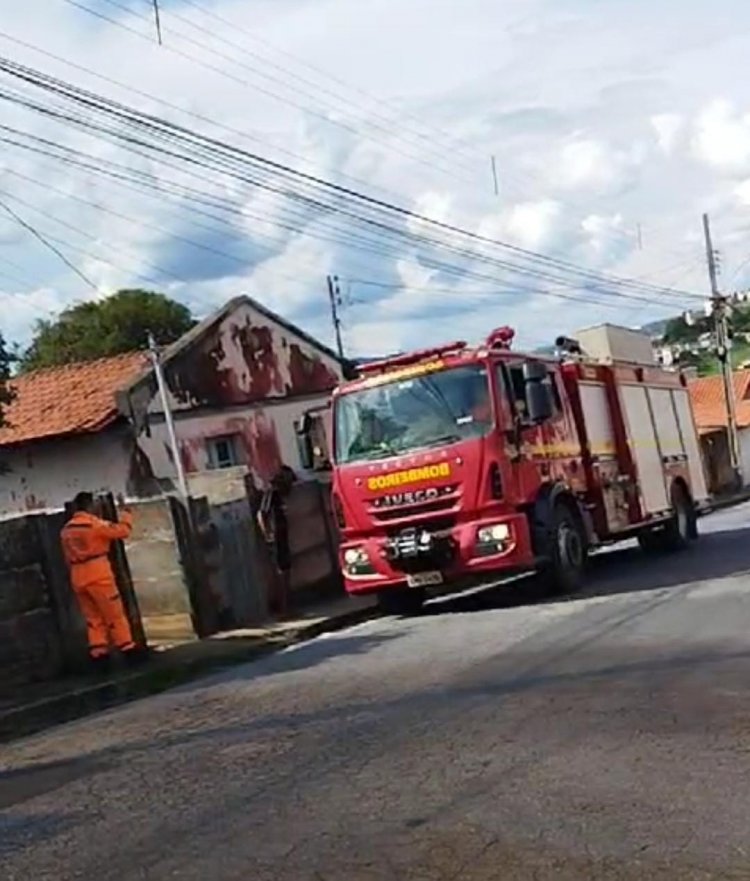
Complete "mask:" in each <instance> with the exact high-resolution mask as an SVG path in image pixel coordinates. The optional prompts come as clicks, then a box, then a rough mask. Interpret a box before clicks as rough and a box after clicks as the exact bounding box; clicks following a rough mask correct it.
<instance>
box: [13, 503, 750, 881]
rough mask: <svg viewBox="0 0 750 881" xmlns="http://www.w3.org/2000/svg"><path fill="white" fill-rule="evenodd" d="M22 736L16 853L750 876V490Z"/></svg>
mask: <svg viewBox="0 0 750 881" xmlns="http://www.w3.org/2000/svg"><path fill="white" fill-rule="evenodd" d="M702 527H703V531H704V533H705V534H704V536H703V537H702V539H701V541H700V542H699V543H698V545H697V546H696V547H695V549H693V550H691V551H688V552H686V553H684V554H679V555H675V556H672V557H662V558H651V559H649V558H646V557H644V556H642V555H641V554H640V552H639V551H637V550H636V549H626V550H620V551H614V552H610V553H607V554H602V555H600V557H599V558H597V560H596V561H595V563H594V565H593V566H592V573H591V578H590V581H589V583H588V585H587V587H586V589H585V590H584V591H583V592H582V593H581V594H580V595H578V596H576V597H572V598H569V599H566V600H564V601H557V602H549V601H545V600H544V598H543V597H542V596H541V594H540V591H539V590H538V588H537V587H536V586H535V584H534V583H533V582H527V583H516V584H515V585H514V586H512V587H504V588H502V589H496V590H493V591H490V592H488V593H485V594H482V595H473V596H470V597H462V598H459V599H452V600H449V601H447V602H442V603H440V604H435V605H433V606H432V607H431V608H430V610H429V613H428V614H426V615H425V616H423V617H420V618H418V619H413V620H397V619H380V620H376V621H372V622H370V623H368V624H365V625H362V626H359V627H357V628H353V629H351V630H349V631H345V632H341V633H338V634H335V635H332V636H329V637H327V638H321V639H318V640H316V641H314V642H311V643H307V644H305V645H303V646H301V647H298V648H296V649H294V650H290V651H287V652H284V653H283V654H279V655H276V656H274V657H271V658H267V659H265V660H263V661H260V662H257V663H253V664H249V665H246V666H242V667H238V668H234V669H232V670H231V671H228V672H226V673H223V674H221V675H219V676H216V677H213V678H208V679H203V680H200V681H198V682H195V683H193V684H192V685H190V686H187V687H184V688H182V689H179V690H176V691H173V692H170V693H167V694H163V695H161V696H158V697H155V698H150V699H147V700H143V701H140V702H138V703H134V704H130V705H129V706H125V707H121V708H119V709H116V710H114V711H111V712H108V713H105V714H102V715H100V716H97V717H91V718H89V719H86V720H84V721H81V722H77V723H74V724H71V725H68V726H65V727H62V728H58V729H56V730H53V731H49V732H47V733H45V734H43V735H39V736H36V737H33V738H29V739H27V740H25V741H19V742H16V743H14V744H12V745H10V746H4V747H2V748H0V878H2V879H3V881H6V879H8V881H9V879H14V881H20V879H23V881H26V879H54V881H67V879H73V878H82V879H87V881H88V879H96V881H114V879H117V881H136V879H159V881H162V879H169V878H179V879H191V881H192V879H211V881H213V879H216V881H229V879H238V881H239V879H242V881H271V879H274V881H381V879H383V881H386V879H389V881H391V879H414V881H433V879H434V881H448V879H456V881H459V879H460V881H474V879H502V881H515V879H535V881H546V879H563V881H566V879H570V881H583V879H596V881H609V879H617V881H621V879H622V881H626V879H627V881H630V879H648V881H661V879H675V881H693V879H708V878H732V879H735V878H736V879H740V878H741V879H750V687H749V683H750V579H749V577H748V576H749V573H750V507H748V506H744V507H742V508H737V509H734V510H732V511H728V512H724V513H720V514H716V515H713V516H712V517H711V518H708V519H707V520H705V521H703V523H702Z"/></svg>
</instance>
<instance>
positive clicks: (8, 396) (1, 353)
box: [0, 334, 13, 473]
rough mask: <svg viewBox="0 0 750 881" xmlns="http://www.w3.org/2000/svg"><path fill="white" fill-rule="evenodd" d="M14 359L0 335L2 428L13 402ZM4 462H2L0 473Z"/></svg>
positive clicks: (0, 463)
mask: <svg viewBox="0 0 750 881" xmlns="http://www.w3.org/2000/svg"><path fill="white" fill-rule="evenodd" d="M12 362H13V357H12V355H11V354H10V352H8V350H7V349H6V348H5V340H4V339H3V337H2V334H0V426H3V425H6V424H7V423H6V419H5V413H6V411H7V408H8V404H10V402H11V401H12V400H13V389H12V388H11V386H10V367H11V364H12ZM1 472H2V462H0V473H1Z"/></svg>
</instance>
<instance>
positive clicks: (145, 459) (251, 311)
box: [0, 297, 343, 515]
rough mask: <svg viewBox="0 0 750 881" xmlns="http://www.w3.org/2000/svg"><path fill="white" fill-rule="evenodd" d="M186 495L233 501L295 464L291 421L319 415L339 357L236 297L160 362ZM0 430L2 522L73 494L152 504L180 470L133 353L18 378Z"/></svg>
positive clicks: (145, 370) (151, 383)
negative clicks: (248, 485)
mask: <svg viewBox="0 0 750 881" xmlns="http://www.w3.org/2000/svg"><path fill="white" fill-rule="evenodd" d="M162 363H163V370H164V376H165V379H166V384H167V387H168V397H169V402H170V409H171V410H172V412H173V415H174V421H175V428H176V435H177V441H178V447H179V450H180V456H181V459H182V463H183V465H184V468H185V471H186V472H187V475H188V481H189V485H190V490H191V493H194V494H195V495H208V496H209V497H210V498H212V497H215V498H216V499H217V500H218V501H221V500H224V499H226V498H231V497H233V495H236V494H237V493H238V492H241V491H242V490H241V487H242V486H243V485H244V478H245V475H246V474H247V473H250V474H252V475H253V478H254V480H255V482H256V483H257V484H259V485H261V484H263V483H264V482H265V481H267V480H268V479H269V478H270V477H271V476H272V475H273V473H274V472H275V471H276V469H277V468H278V467H279V466H280V465H281V464H282V463H283V464H287V465H290V466H291V467H292V468H294V469H295V470H298V469H299V468H300V467H301V466H300V462H299V458H298V451H297V445H296V435H295V423H296V421H297V420H298V419H299V418H300V417H301V415H302V414H303V413H304V412H306V411H307V410H308V409H318V410H320V409H324V408H325V406H326V404H327V401H328V397H329V393H330V390H331V389H332V388H333V387H334V385H336V383H337V382H338V380H339V379H340V377H341V376H342V371H343V367H342V364H341V362H340V361H339V359H338V358H337V357H336V355H335V354H334V353H333V352H332V351H330V350H329V349H328V348H326V347H325V346H324V345H322V344H321V343H319V342H317V341H316V340H315V339H313V338H312V337H310V336H308V335H307V334H306V333H304V331H302V330H300V329H299V328H297V327H295V326H293V325H292V324H289V323H288V322H286V321H284V320H283V319H281V318H280V317H279V316H277V315H275V314H274V313H273V312H271V311H269V310H268V309H266V308H265V307H263V306H261V305H260V304H259V303H257V302H255V301H254V300H252V299H250V298H249V297H238V298H236V299H234V300H232V301H230V302H229V303H227V305H226V306H225V307H224V308H223V309H221V310H219V311H218V312H217V313H216V314H214V315H212V316H210V317H209V318H207V319H205V320H204V321H202V322H200V324H198V325H197V326H196V327H195V328H194V329H193V330H192V331H190V332H189V333H188V334H186V335H185V336H184V337H183V338H182V339H180V340H179V341H178V342H177V343H175V344H174V345H172V346H171V347H169V349H167V350H166V352H165V353H164V355H163V359H162ZM15 384H16V389H17V398H16V400H15V402H14V403H13V404H12V405H11V407H10V409H9V412H8V420H9V425H8V427H6V428H3V429H0V458H1V459H2V462H3V464H4V466H5V467H6V469H7V472H6V473H5V474H4V475H3V476H2V477H0V515H8V514H12V513H17V512H19V511H28V510H39V509H44V508H47V509H49V508H57V507H60V506H61V505H62V504H63V503H64V502H65V501H66V500H68V499H70V498H71V496H72V495H74V494H75V493H76V492H78V491H79V490H81V489H90V490H92V491H100V490H101V491H103V490H109V491H111V492H114V493H115V494H121V495H122V496H125V497H130V498H133V497H141V498H143V497H149V496H152V495H156V494H158V493H160V492H162V491H164V490H170V489H172V488H174V487H175V481H176V468H175V463H174V457H173V455H172V448H171V446H170V443H169V440H168V434H167V431H166V426H165V418H164V412H163V408H162V406H161V401H160V396H159V394H158V392H157V385H156V379H155V376H154V372H153V369H152V366H151V364H150V362H149V360H148V358H147V356H146V355H145V354H144V353H140V352H136V353H131V354H127V355H121V356H118V357H114V358H105V359H101V360H99V361H94V362H91V363H86V364H83V363H81V364H71V365H67V366H65V367H60V368H52V369H48V370H39V371H35V372H33V373H29V374H26V375H23V376H21V377H19V378H18V379H17V380H16V383H15Z"/></svg>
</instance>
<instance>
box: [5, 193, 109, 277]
mask: <svg viewBox="0 0 750 881" xmlns="http://www.w3.org/2000/svg"><path fill="white" fill-rule="evenodd" d="M0 206H2V207H3V208H4V209H5V210H6V212H7V213H8V214H10V216H11V217H12V218H13V219H14V220H15V221H16V223H18V224H19V225H20V226H22V227H23V228H24V229H25V230H26V231H27V232H30V233H31V235H33V236H34V238H35V239H37V240H38V241H40V242H41V243H42V244H43V245H44V247H45V248H47V249H48V250H50V251H52V253H53V254H55V255H56V256H57V257H58V258H59V259H60V260H62V262H63V263H64V264H65V265H66V266H67V267H68V269H71V270H72V271H73V272H75V274H76V275H77V276H78V277H79V278H80V279H82V280H83V281H84V282H85V283H86V284H87V285H88V286H89V287H90V288H91V289H92V290H94V291H96V293H97V294H98V293H99V288H98V287H97V285H96V284H95V283H94V282H93V281H91V279H90V278H89V277H88V276H87V275H86V274H85V273H83V272H81V270H80V269H79V268H78V267H77V266H76V265H75V263H72V262H71V261H70V260H68V258H67V257H66V256H65V254H63V252H62V251H61V250H60V249H59V248H56V247H55V246H54V245H53V244H52V243H51V242H49V241H48V240H47V239H46V238H45V237H44V236H43V235H42V234H41V233H40V232H39V230H37V229H36V228H35V227H33V226H32V225H31V224H30V223H27V222H26V221H25V220H24V219H23V218H22V217H20V216H19V215H18V214H17V213H16V212H15V211H14V210H13V209H12V208H11V207H10V205H8V204H7V202H5V201H4V200H3V199H0Z"/></svg>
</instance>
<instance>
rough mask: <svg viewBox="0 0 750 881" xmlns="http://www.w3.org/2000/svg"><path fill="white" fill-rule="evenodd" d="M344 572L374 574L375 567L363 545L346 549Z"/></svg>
mask: <svg viewBox="0 0 750 881" xmlns="http://www.w3.org/2000/svg"><path fill="white" fill-rule="evenodd" d="M344 572H345V573H346V574H347V575H373V574H374V573H375V569H374V567H373V565H372V563H371V562H370V557H369V555H368V553H367V551H366V550H365V549H364V548H363V547H358V548H347V549H346V550H345V551H344Z"/></svg>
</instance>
